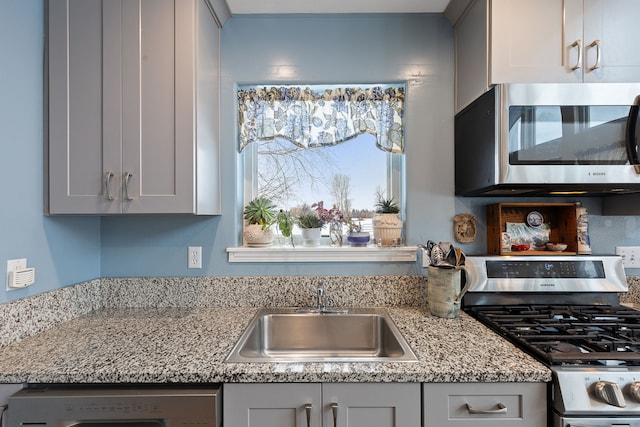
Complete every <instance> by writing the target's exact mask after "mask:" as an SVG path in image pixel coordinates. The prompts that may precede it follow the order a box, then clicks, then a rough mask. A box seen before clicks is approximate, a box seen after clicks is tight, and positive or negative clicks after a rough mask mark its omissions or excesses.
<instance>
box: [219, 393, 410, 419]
mask: <svg viewBox="0 0 640 427" xmlns="http://www.w3.org/2000/svg"><path fill="white" fill-rule="evenodd" d="M223 396H224V398H223V407H224V409H223V417H224V422H223V424H224V425H225V426H234V427H309V426H310V427H317V426H323V427H404V426H419V425H420V384H417V383H384V384H380V383H323V384H317V383H310V384H275V383H274V384H225V385H224V386H223Z"/></svg>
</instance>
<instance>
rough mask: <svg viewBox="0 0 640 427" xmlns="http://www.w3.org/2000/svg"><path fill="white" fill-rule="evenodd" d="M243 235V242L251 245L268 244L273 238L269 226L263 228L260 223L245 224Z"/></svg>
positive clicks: (260, 245)
mask: <svg viewBox="0 0 640 427" xmlns="http://www.w3.org/2000/svg"><path fill="white" fill-rule="evenodd" d="M243 237H244V243H245V244H246V245H247V246H251V247H262V246H270V245H271V244H272V243H273V239H274V236H273V231H271V228H267V229H265V230H263V229H262V226H261V225H260V224H247V225H245V226H244V232H243Z"/></svg>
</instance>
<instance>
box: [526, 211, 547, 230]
mask: <svg viewBox="0 0 640 427" xmlns="http://www.w3.org/2000/svg"><path fill="white" fill-rule="evenodd" d="M543 222H544V218H543V217H542V214H541V213H540V212H538V211H531V212H529V215H527V224H529V226H530V227H540V226H541V225H542V224H543Z"/></svg>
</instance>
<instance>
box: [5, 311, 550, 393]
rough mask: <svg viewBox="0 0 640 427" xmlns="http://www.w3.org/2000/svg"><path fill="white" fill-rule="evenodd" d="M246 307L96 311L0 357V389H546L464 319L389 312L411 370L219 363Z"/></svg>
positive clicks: (525, 360) (395, 365)
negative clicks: (291, 385) (347, 385)
mask: <svg viewBox="0 0 640 427" xmlns="http://www.w3.org/2000/svg"><path fill="white" fill-rule="evenodd" d="M257 310H258V309H257V308H251V307H233V308H224V307H194V308H102V309H98V310H95V311H93V312H91V313H89V314H86V315H83V316H80V317H77V318H74V319H71V320H68V321H66V322H64V323H62V324H60V325H58V326H55V327H52V328H51V329H48V330H45V331H43V332H40V333H38V334H35V335H33V336H30V337H27V338H25V339H23V340H21V341H18V342H15V343H12V344H9V345H6V346H3V347H0V383H23V382H44V383H49V382H55V383H107V382H109V383H187V382H196V383H197V382H207V383H217V382H392V381H393V382H546V381H550V380H551V372H550V370H549V369H548V368H546V367H545V366H544V365H542V364H541V363H538V362H537V361H536V360H534V359H533V358H532V357H530V356H528V355H527V354H525V353H523V352H522V351H520V350H518V349H517V348H516V347H515V346H513V345H512V344H510V343H509V342H507V341H506V340H504V339H502V338H501V337H499V336H498V335H497V334H495V333H494V332H492V331H491V330H489V329H488V328H487V327H485V326H484V325H482V324H480V323H479V322H477V321H476V320H474V319H473V318H471V317H470V316H468V315H467V314H465V313H461V314H460V317H459V318H457V319H441V318H438V317H434V316H431V315H430V314H425V313H424V311H422V310H421V309H419V308H397V307H387V310H388V311H389V313H390V314H391V317H392V318H393V319H394V321H395V322H396V324H397V326H398V328H399V329H400V331H401V332H402V334H403V335H404V336H405V338H406V339H407V341H408V342H409V344H410V345H411V347H412V348H413V350H414V352H415V353H416V355H417V356H418V359H419V361H417V362H383V363H362V362H358V363H294V362H288V363H225V362H224V359H225V357H226V356H227V355H228V354H229V352H230V351H231V348H232V347H233V345H234V344H235V343H236V341H237V340H238V338H239V337H240V335H241V334H242V332H243V331H244V329H245V328H246V327H247V325H248V324H249V322H250V320H251V318H252V317H253V316H254V314H255V313H256V312H257Z"/></svg>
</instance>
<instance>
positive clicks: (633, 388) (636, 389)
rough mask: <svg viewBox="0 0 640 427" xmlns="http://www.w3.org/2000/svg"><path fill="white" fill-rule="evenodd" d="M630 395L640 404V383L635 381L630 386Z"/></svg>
mask: <svg viewBox="0 0 640 427" xmlns="http://www.w3.org/2000/svg"><path fill="white" fill-rule="evenodd" d="M629 394H631V397H633V400H635V401H636V402H640V382H638V381H634V382H633V383H631V385H630V386H629Z"/></svg>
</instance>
